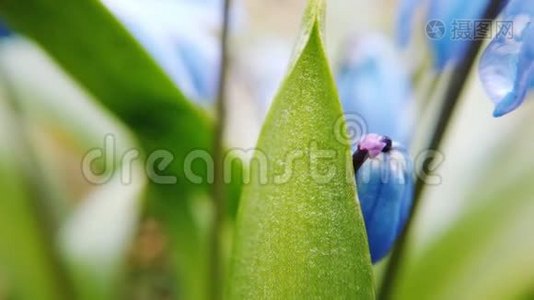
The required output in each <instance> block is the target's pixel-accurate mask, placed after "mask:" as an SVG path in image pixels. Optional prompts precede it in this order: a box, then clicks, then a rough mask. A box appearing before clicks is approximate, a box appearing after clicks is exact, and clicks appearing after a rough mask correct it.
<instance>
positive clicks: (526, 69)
mask: <svg viewBox="0 0 534 300" xmlns="http://www.w3.org/2000/svg"><path fill="white" fill-rule="evenodd" d="M533 21H534V3H532V2H530V1H524V0H511V1H510V2H509V4H508V6H507V7H506V8H505V10H504V12H503V14H502V21H501V22H500V23H499V24H500V26H502V28H501V30H500V31H499V32H498V33H497V36H496V37H495V39H493V40H492V41H491V43H490V44H489V45H488V47H487V48H486V49H485V50H484V52H483V54H482V58H481V61H480V66H479V73H480V78H481V80H482V84H483V86H484V88H485V90H486V92H487V93H488V95H489V96H490V98H491V100H492V101H493V102H495V104H496V106H495V110H494V112H493V115H494V116H495V117H500V116H503V115H505V114H507V113H509V112H511V111H513V110H514V109H516V108H517V107H519V106H520V105H521V104H522V103H523V101H524V100H525V97H526V95H527V92H528V91H529V89H530V88H532V87H534V24H533V23H532V22H533ZM510 22H511V23H510ZM512 24H513V25H512Z"/></svg>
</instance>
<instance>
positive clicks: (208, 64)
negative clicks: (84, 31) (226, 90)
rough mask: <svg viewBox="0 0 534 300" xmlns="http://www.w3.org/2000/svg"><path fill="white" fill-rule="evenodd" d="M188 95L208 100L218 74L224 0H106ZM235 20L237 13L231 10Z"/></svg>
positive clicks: (213, 94) (198, 100) (211, 96)
mask: <svg viewBox="0 0 534 300" xmlns="http://www.w3.org/2000/svg"><path fill="white" fill-rule="evenodd" d="M103 2H104V4H105V5H106V6H107V7H108V8H109V9H110V10H111V11H112V12H113V13H114V14H115V15H116V16H117V17H118V18H119V19H120V20H121V21H122V22H123V23H124V24H125V26H126V27H127V28H128V29H129V30H130V31H131V32H132V34H133V35H134V36H135V37H136V38H137V39H138V40H139V41H140V43H141V44H142V45H143V46H144V47H145V48H146V49H147V51H148V52H149V53H150V54H151V55H152V56H153V57H154V59H155V60H156V62H158V63H159V64H160V65H161V67H162V68H163V69H164V70H165V71H166V72H167V73H168V74H169V75H170V77H171V78H172V79H173V80H174V81H175V83H176V84H177V85H178V86H179V87H180V88H181V89H182V91H183V92H184V93H185V94H186V96H187V97H189V98H190V99H192V100H194V101H195V102H198V103H203V104H209V103H212V102H213V101H214V99H215V95H216V90H217V81H218V74H219V34H220V26H221V18H222V15H221V8H222V1H221V0H203V1H202V0H160V1H153V0H103ZM233 19H234V20H235V22H234V23H233V24H232V25H233V26H234V27H235V24H237V23H238V22H239V19H240V16H239V14H233Z"/></svg>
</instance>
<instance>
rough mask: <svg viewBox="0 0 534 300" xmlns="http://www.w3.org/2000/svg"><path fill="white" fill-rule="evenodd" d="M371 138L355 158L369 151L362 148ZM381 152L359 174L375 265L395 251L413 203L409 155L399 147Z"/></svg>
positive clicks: (372, 258) (362, 201) (372, 257)
mask: <svg viewBox="0 0 534 300" xmlns="http://www.w3.org/2000/svg"><path fill="white" fill-rule="evenodd" d="M372 136H374V135H368V136H365V137H364V138H363V140H362V142H360V144H359V145H360V146H359V149H358V150H357V151H356V153H355V156H358V151H360V152H361V151H362V150H364V149H366V148H365V146H363V145H364V144H369V137H372ZM375 148H376V147H375ZM382 149H384V150H382V151H380V152H381V153H379V154H377V155H376V154H375V155H372V151H369V155H368V160H367V161H366V162H365V163H364V164H363V165H362V166H361V167H360V168H359V169H358V171H357V173H356V183H357V186H358V197H359V199H360V203H361V209H362V213H363V217H364V221H365V228H366V230H367V237H368V240H369V250H370V253H371V260H372V262H373V263H376V262H378V261H380V260H381V259H382V258H384V257H385V256H386V255H387V254H388V253H389V251H390V250H391V248H392V247H393V245H394V243H395V241H396V240H397V237H398V236H399V234H400V233H401V232H402V229H403V228H404V226H405V224H406V221H407V220H408V217H409V213H410V207H411V205H412V200H413V186H414V185H413V177H412V176H411V174H412V172H411V170H412V167H411V164H410V160H409V159H408V157H409V156H408V154H407V152H406V151H405V150H404V149H402V148H401V147H400V146H399V145H398V144H397V143H393V144H392V146H390V148H382ZM364 151H365V150H364Z"/></svg>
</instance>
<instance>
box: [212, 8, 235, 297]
mask: <svg viewBox="0 0 534 300" xmlns="http://www.w3.org/2000/svg"><path fill="white" fill-rule="evenodd" d="M229 23H230V0H225V1H224V6H223V24H222V33H221V41H220V47H221V56H220V64H221V66H220V70H219V86H218V93H217V103H216V113H217V121H216V122H215V136H214V141H213V160H214V165H213V171H214V174H215V176H214V181H213V187H212V198H213V203H214V216H213V222H212V228H211V237H210V239H211V240H210V242H211V247H210V272H209V273H210V274H209V284H210V285H209V286H210V299H221V298H222V281H223V276H222V275H223V266H222V262H221V248H222V246H221V234H222V230H223V226H224V211H225V205H226V199H225V188H224V182H223V158H224V157H223V156H224V145H223V137H224V126H225V124H226V101H225V98H226V97H225V96H226V81H227V71H228V70H227V69H228V31H229V30H228V27H229Z"/></svg>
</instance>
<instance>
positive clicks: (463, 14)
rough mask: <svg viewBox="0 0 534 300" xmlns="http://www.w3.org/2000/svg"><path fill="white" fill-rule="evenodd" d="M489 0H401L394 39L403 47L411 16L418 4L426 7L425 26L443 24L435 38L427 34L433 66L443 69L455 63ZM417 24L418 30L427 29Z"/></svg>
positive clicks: (412, 16) (409, 30)
mask: <svg viewBox="0 0 534 300" xmlns="http://www.w3.org/2000/svg"><path fill="white" fill-rule="evenodd" d="M488 4H489V0H469V1H465V0H401V2H400V7H399V15H398V18H397V39H398V41H399V43H400V45H401V46H406V45H407V44H408V42H409V41H410V37H411V35H412V33H413V30H414V28H413V26H412V23H413V18H414V16H415V11H416V10H417V9H418V8H419V7H423V6H426V9H427V11H426V14H425V20H426V22H425V26H426V25H433V23H432V22H433V21H434V22H436V24H441V25H443V27H442V28H443V32H442V34H441V35H439V36H438V37H433V38H431V37H429V33H428V32H427V37H428V42H429V43H430V47H431V49H432V53H433V56H434V57H433V59H434V67H435V68H436V69H438V70H443V69H444V68H445V67H447V66H449V65H451V64H452V65H453V64H456V63H459V62H460V61H461V60H462V59H463V57H464V56H465V54H466V51H467V48H468V46H469V43H470V42H471V41H472V40H473V38H474V36H473V33H474V28H473V26H474V23H475V21H477V20H480V18H481V17H482V15H483V13H484V10H485V8H486V7H487V5H488ZM425 26H420V29H421V31H423V30H427V31H428V30H429V28H428V26H427V27H425Z"/></svg>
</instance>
